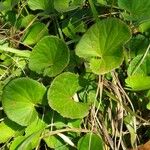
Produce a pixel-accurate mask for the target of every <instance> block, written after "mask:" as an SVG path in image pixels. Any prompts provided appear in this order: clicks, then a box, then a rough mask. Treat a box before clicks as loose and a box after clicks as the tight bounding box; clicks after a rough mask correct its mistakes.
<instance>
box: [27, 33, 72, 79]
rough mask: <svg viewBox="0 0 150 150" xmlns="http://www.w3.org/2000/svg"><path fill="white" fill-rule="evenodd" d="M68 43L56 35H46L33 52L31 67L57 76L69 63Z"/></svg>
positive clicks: (51, 75) (36, 70)
mask: <svg viewBox="0 0 150 150" xmlns="http://www.w3.org/2000/svg"><path fill="white" fill-rule="evenodd" d="M69 57H70V54H69V49H68V47H67V45H66V44H65V43H64V42H63V41H62V40H60V39H58V38H57V37H54V36H47V37H44V38H43V39H42V40H40V41H39V42H38V44H37V45H36V46H35V47H34V48H33V50H32V52H31V57H30V61H29V68H30V69H31V70H33V71H35V72H37V73H40V74H42V73H43V75H44V76H50V77H53V76H56V75H57V74H59V73H61V72H62V71H63V70H64V68H65V67H66V66H67V65H68V63H69Z"/></svg>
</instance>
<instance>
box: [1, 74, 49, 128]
mask: <svg viewBox="0 0 150 150" xmlns="http://www.w3.org/2000/svg"><path fill="white" fill-rule="evenodd" d="M45 91H46V88H45V87H44V86H43V85H42V84H40V83H38V82H37V81H35V80H32V79H29V78H25V77H24V78H18V79H14V80H12V81H10V82H9V83H8V84H7V85H6V86H5V88H4V90H3V95H2V104H3V108H4V111H5V113H6V115H7V116H8V118H9V119H11V120H13V121H14V122H16V123H18V124H20V125H22V126H26V125H29V124H31V122H33V121H34V120H35V119H37V117H38V113H37V111H36V109H35V106H37V104H42V101H43V96H44V94H45Z"/></svg>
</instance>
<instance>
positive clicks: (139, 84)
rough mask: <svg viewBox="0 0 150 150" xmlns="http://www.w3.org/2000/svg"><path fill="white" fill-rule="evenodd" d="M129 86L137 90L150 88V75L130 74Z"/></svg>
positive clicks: (127, 80) (127, 81)
mask: <svg viewBox="0 0 150 150" xmlns="http://www.w3.org/2000/svg"><path fill="white" fill-rule="evenodd" d="M125 81H126V83H127V86H128V87H130V88H132V90H135V91H141V90H148V89H150V76H143V75H140V74H139V75H133V76H129V77H128V78H127V79H126V80H125Z"/></svg>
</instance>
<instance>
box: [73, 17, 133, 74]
mask: <svg viewBox="0 0 150 150" xmlns="http://www.w3.org/2000/svg"><path fill="white" fill-rule="evenodd" d="M130 37H131V33H130V30H129V28H128V26H127V25H126V24H124V23H123V22H121V21H120V20H119V19H115V18H109V19H104V20H102V21H99V22H98V23H96V24H94V25H93V26H92V27H91V28H90V29H89V30H88V31H87V32H86V33H85V34H84V35H83V37H82V38H81V40H80V41H79V43H78V44H77V47H76V54H77V55H78V56H79V57H82V58H84V59H86V60H87V61H88V62H89V63H90V68H91V69H92V71H93V72H94V73H96V74H105V73H108V72H110V71H111V70H113V69H115V68H117V67H119V66H120V64H121V63H122V61H123V45H124V44H125V43H126V42H127V41H128V40H129V39H130Z"/></svg>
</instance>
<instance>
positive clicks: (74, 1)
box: [54, 0, 83, 12]
mask: <svg viewBox="0 0 150 150" xmlns="http://www.w3.org/2000/svg"><path fill="white" fill-rule="evenodd" d="M81 4H83V0H54V8H55V9H56V10H57V11H59V12H67V11H70V10H74V9H76V8H78V7H80V6H81Z"/></svg>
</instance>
